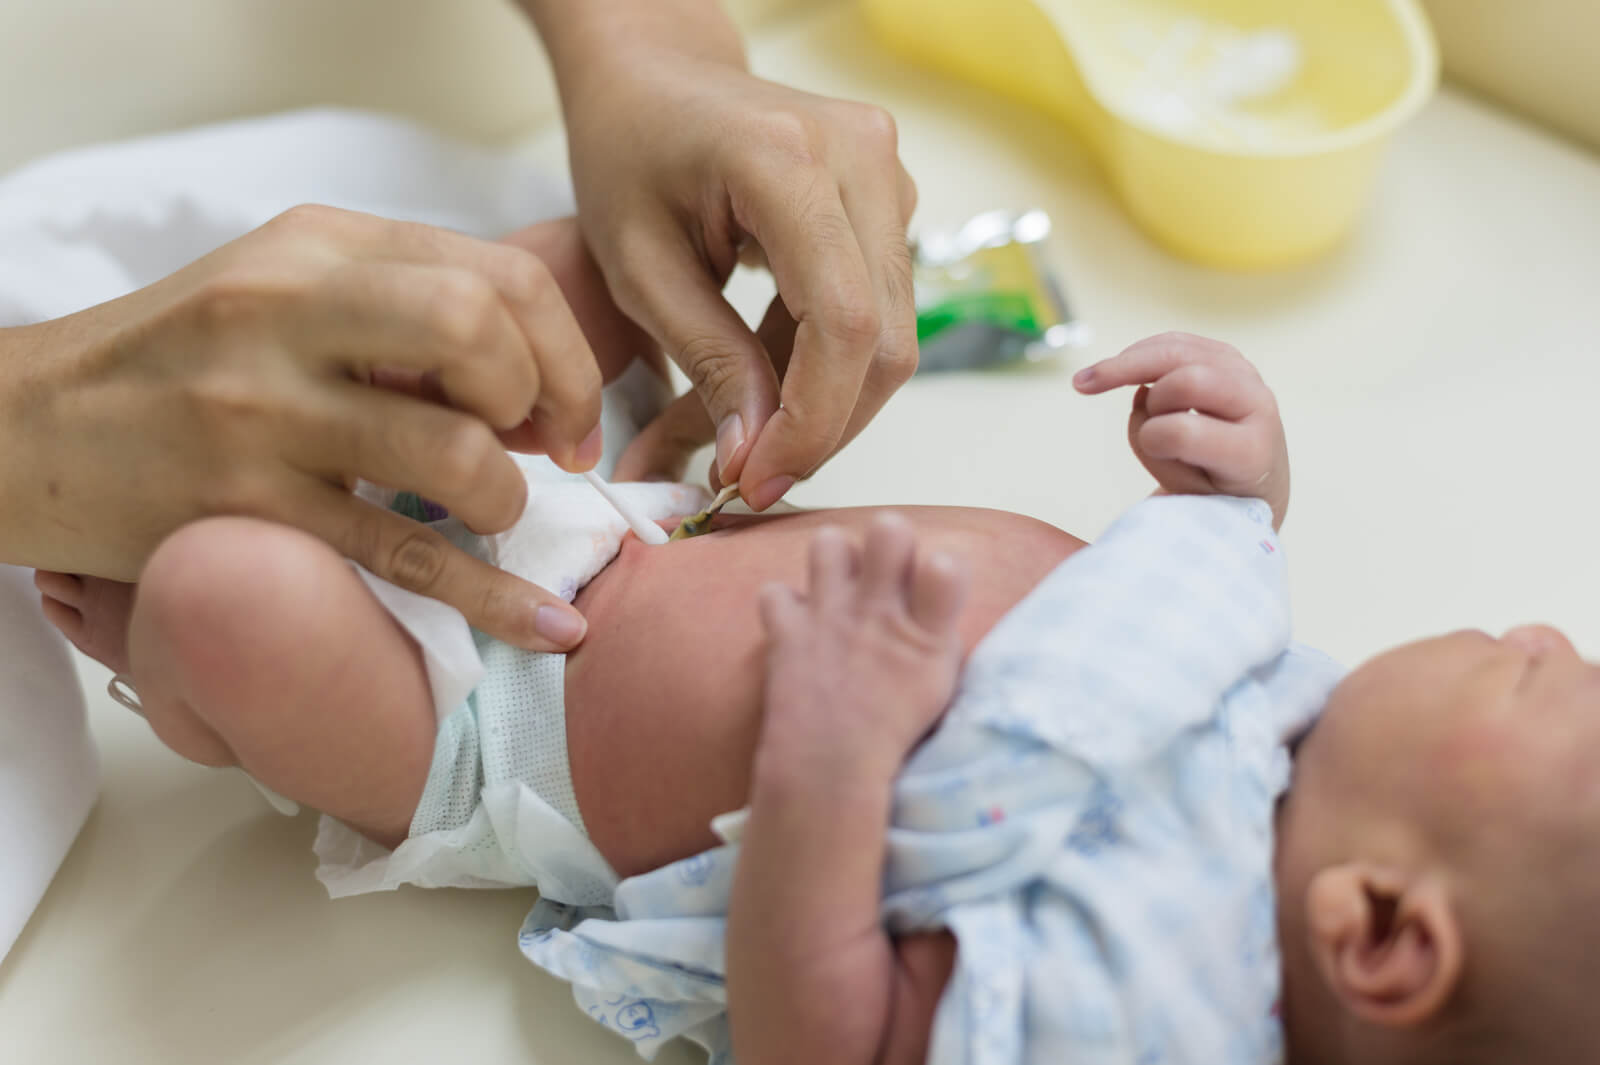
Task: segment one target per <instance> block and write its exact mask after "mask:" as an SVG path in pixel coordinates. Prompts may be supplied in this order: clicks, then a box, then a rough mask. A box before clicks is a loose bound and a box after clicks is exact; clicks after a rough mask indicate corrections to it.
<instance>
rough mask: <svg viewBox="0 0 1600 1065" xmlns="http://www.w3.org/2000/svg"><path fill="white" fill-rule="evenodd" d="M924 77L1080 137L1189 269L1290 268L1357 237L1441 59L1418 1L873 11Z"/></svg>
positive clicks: (869, 3) (1065, 2) (914, 4)
mask: <svg viewBox="0 0 1600 1065" xmlns="http://www.w3.org/2000/svg"><path fill="white" fill-rule="evenodd" d="M862 6H863V8H864V10H865V12H866V15H867V18H868V20H869V21H870V23H871V25H872V26H873V27H874V29H875V31H876V32H877V33H878V34H879V35H880V36H881V37H882V39H883V40H884V41H885V42H886V43H887V44H889V45H890V46H891V47H892V48H894V49H895V50H897V51H898V52H900V53H902V54H904V55H905V56H907V57H909V58H911V59H912V60H914V61H917V62H920V63H923V64H926V65H929V66H932V67H935V68H938V69H941V70H944V71H946V72H948V73H951V74H955V75H957V76H959V77H963V78H966V79H968V80H971V81H974V82H978V83H979V84H982V85H986V86H988V87H990V88H993V89H996V90H999V91H1000V92H1003V93H1006V94H1007V95H1010V96H1012V97H1015V98H1017V99H1019V100H1023V101H1025V102H1027V103H1030V104H1033V105H1035V106H1037V107H1041V108H1043V109H1045V110H1046V111H1048V112H1050V113H1052V114H1054V115H1056V116H1058V117H1060V118H1061V119H1062V120H1064V121H1065V122H1066V123H1067V124H1068V126H1070V127H1071V128H1072V130H1073V131H1074V132H1075V133H1077V135H1078V136H1079V137H1080V138H1082V140H1083V141H1084V142H1085V143H1086V144H1087V145H1088V146H1089V147H1090V149H1091V150H1092V151H1093V152H1094V153H1095V154H1096V155H1097V156H1098V157H1099V159H1100V162H1101V164H1102V165H1103V166H1104V168H1105V170H1106V172H1107V174H1108V175H1109V177H1110V179H1111V183H1112V184H1113V186H1115V188H1116V190H1117V193H1118V194H1119V195H1120V197H1121V198H1122V201H1123V202H1124V203H1125V204H1126V205H1127V208H1128V210H1129V212H1130V213H1132V215H1133V216H1134V218H1135V219H1137V220H1138V221H1139V223H1140V224H1141V225H1142V226H1144V228H1145V229H1146V230H1148V231H1149V232H1150V234H1151V235H1152V236H1154V237H1155V238H1156V239H1157V240H1159V241H1160V242H1161V243H1162V244H1164V245H1165V246H1166V247H1168V248H1170V249H1172V250H1173V251H1175V252H1177V253H1178V254H1180V255H1183V256H1185V257H1187V258H1190V259H1194V260H1197V261H1199V262H1202V263H1206V264H1209V265H1213V266H1222V267H1230V268H1236V269H1265V268H1272V267H1281V266H1288V265H1291V264H1294V263H1298V262H1302V261H1304V260H1306V259H1310V258H1312V257H1314V256H1316V255H1317V254H1319V253H1321V252H1323V251H1325V250H1327V249H1328V248H1329V247H1330V246H1331V245H1333V244H1334V243H1336V242H1337V241H1338V240H1339V239H1340V238H1341V237H1343V236H1344V235H1345V233H1346V232H1348V231H1349V229H1350V227H1351V225H1352V223H1353V222H1354V221H1355V218H1356V216H1357V214H1358V213H1359V212H1360V210H1361V208H1362V206H1363V204H1365V203H1366V201H1367V199H1368V197H1369V195H1370V193H1371V190H1372V184H1373V177H1374V173H1375V171H1376V168H1377V163H1378V160H1379V157H1380V155H1381V153H1382V150H1383V146H1384V144H1385V142H1386V141H1387V139H1388V135H1389V133H1391V132H1392V131H1393V130H1394V129H1395V127H1396V126H1398V125H1399V124H1400V123H1401V122H1403V121H1405V120H1406V119H1407V118H1409V117H1410V116H1411V115H1412V114H1413V113H1415V112H1416V110H1417V109H1418V108H1419V107H1420V106H1421V105H1422V104H1423V102H1424V101H1426V100H1427V98H1428V96H1429V95H1430V94H1431V93H1432V91H1433V88H1434V86H1435V85H1436V84H1437V81H1438V67H1439V62H1438V52H1437V49H1436V47H1435V45H1434V41H1433V36H1432V33H1431V32H1430V30H1429V28H1428V24H1427V21H1426V19H1425V18H1424V16H1423V14H1422V12H1421V10H1420V9H1419V8H1418V6H1417V4H1416V3H1415V0H1183V2H1172V0H1169V2H1163V0H862Z"/></svg>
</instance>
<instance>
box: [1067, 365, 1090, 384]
mask: <svg viewBox="0 0 1600 1065" xmlns="http://www.w3.org/2000/svg"><path fill="white" fill-rule="evenodd" d="M1093 381H1094V367H1093V366H1086V367H1084V368H1083V369H1081V370H1079V371H1078V372H1077V373H1075V374H1073V375H1072V383H1073V385H1074V386H1075V387H1077V388H1087V387H1088V386H1089V384H1090V383H1091V382H1093Z"/></svg>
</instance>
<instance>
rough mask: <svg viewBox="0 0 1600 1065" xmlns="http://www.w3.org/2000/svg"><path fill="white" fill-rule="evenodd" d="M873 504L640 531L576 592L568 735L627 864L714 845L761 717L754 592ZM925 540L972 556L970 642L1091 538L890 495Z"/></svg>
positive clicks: (598, 826)
mask: <svg viewBox="0 0 1600 1065" xmlns="http://www.w3.org/2000/svg"><path fill="white" fill-rule="evenodd" d="M878 509H883V508H861V509H854V510H834V511H813V512H807V513H802V514H792V515H785V516H782V517H775V518H748V517H746V518H729V519H719V527H718V530H717V531H715V532H712V533H708V534H707V535H705V536H701V537H697V538H695V539H693V540H688V541H683V542H680V543H674V544H671V545H669V546H667V547H659V548H655V547H647V546H645V545H643V544H641V543H640V542H639V541H638V540H636V539H633V538H632V537H630V538H629V539H628V540H627V541H626V543H625V544H624V546H623V549H622V553H621V554H620V555H618V556H617V559H616V561H614V562H613V563H612V564H611V565H610V566H609V567H607V568H606V569H605V571H604V572H602V573H601V574H600V575H599V576H598V577H596V578H595V579H594V580H593V581H591V582H590V583H589V585H588V586H587V587H586V588H584V590H583V591H582V592H581V593H579V595H578V600H577V605H578V607H579V609H581V610H582V611H583V612H584V614H585V616H586V617H587V618H588V619H589V636H588V638H587V639H586V640H585V641H584V643H583V645H582V646H581V647H580V648H579V649H578V650H577V651H575V652H573V653H572V654H571V655H569V656H568V659H567V676H566V702H567V748H568V754H569V757H570V759H571V763H572V781H573V787H574V789H575V790H576V792H577V797H578V806H579V808H580V809H581V810H582V812H583V819H584V823H585V825H586V826H587V827H588V829H589V834H590V836H591V838H592V839H593V840H594V843H595V845H596V846H597V847H598V848H599V849H600V852H601V853H602V854H603V855H605V857H606V859H607V860H608V861H609V862H610V863H611V864H612V866H613V867H614V868H615V869H616V870H617V872H618V873H620V874H621V875H623V876H630V875H633V874H636V873H641V872H646V871H648V870H650V869H654V868H656V867H658V866H661V865H664V864H666V863H667V862H671V861H676V860H678V859H680V858H686V857H688V856H689V855H692V854H695V853H698V852H699V851H702V850H705V849H706V848H707V847H711V846H714V845H715V843H716V838H715V837H714V836H713V835H712V834H711V830H710V827H709V826H710V821H711V818H712V817H714V816H716V815H717V814H720V813H723V812H725V811H728V810H735V809H738V808H739V807H741V806H743V805H744V804H745V801H746V798H747V796H748V794H749V783H750V763H751V756H752V754H753V752H754V750H755V745H756V740H757V738H758V736H759V731H760V725H761V690H762V684H763V681H764V677H765V670H764V668H763V639H764V637H763V634H762V631H761V621H760V617H759V614H758V612H757V607H756V593H757V591H758V590H759V589H760V587H761V585H762V584H764V583H766V582H768V581H782V582H784V583H786V584H789V585H791V586H793V587H797V588H804V586H805V562H806V550H807V546H808V544H809V543H810V539H811V534H812V533H813V532H815V531H816V529H817V528H818V527H819V526H822V525H826V524H832V525H839V526H843V527H845V528H846V529H847V530H849V531H851V532H852V533H854V534H855V535H858V536H859V535H860V534H861V533H863V532H864V531H865V526H866V524H867V523H868V522H869V521H870V520H871V518H872V516H873V514H874V513H876V511H877V510H878ZM894 509H895V510H897V511H899V512H900V513H901V514H904V515H905V516H906V517H907V518H908V519H910V521H911V522H912V523H913V525H915V526H916V528H917V531H918V533H919V542H920V543H921V544H922V545H923V546H924V548H925V549H938V550H944V551H948V552H950V553H951V554H954V555H957V556H959V557H961V558H964V559H966V560H967V562H968V565H969V567H970V569H971V573H972V578H973V579H972V594H971V596H970V598H969V604H968V606H967V609H966V612H965V614H964V615H963V617H962V624H961V635H962V640H963V642H964V644H965V647H966V649H967V650H968V651H970V650H971V649H972V647H973V646H974V645H975V644H976V643H977V642H978V641H979V640H980V639H982V638H983V636H984V634H985V633H987V632H988V631H989V629H990V628H991V627H992V626H993V625H994V623H995V622H996V621H998V620H999V619H1000V617H1001V615H1003V614H1004V613H1005V612H1006V611H1007V610H1009V609H1010V608H1011V607H1012V606H1013V605H1015V604H1016V603H1017V601H1018V600H1020V599H1021V598H1022V597H1023V596H1025V595H1026V594H1027V593H1028V592H1029V591H1031V590H1032V588H1033V587H1034V585H1036V584H1038V583H1039V581H1040V580H1041V579H1042V578H1043V577H1044V576H1045V575H1046V574H1047V573H1049V572H1050V571H1051V570H1052V569H1054V568H1055V567H1056V565H1057V564H1059V563H1060V562H1061V560H1062V559H1064V558H1066V557H1067V556H1068V555H1070V554H1071V553H1072V552H1074V551H1076V550H1077V549H1078V548H1080V547H1082V546H1083V542H1082V541H1081V540H1078V539H1076V538H1075V537H1072V536H1069V535H1067V534H1066V533H1064V532H1062V531H1060V530H1059V529H1056V528H1054V527H1053V526H1049V525H1045V524H1043V523H1042V522H1038V521H1034V520H1033V519H1031V518H1024V517H1021V516H1019V515H1015V514H1007V513H1004V512H1002V511H991V510H969V509H959V508H946V507H910V508H900V507H897V508H894Z"/></svg>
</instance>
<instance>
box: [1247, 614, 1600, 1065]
mask: <svg viewBox="0 0 1600 1065" xmlns="http://www.w3.org/2000/svg"><path fill="white" fill-rule="evenodd" d="M1597 827H1600V666H1597V665H1595V664H1592V663H1589V662H1586V661H1584V660H1583V659H1582V658H1580V657H1579V656H1578V653H1577V652H1576V651H1575V650H1574V649H1573V646H1572V644H1571V643H1570V642H1569V641H1568V640H1567V639H1566V637H1564V636H1562V635H1561V634H1560V633H1558V632H1556V631H1555V630H1554V629H1550V628H1546V627H1543V626H1529V627H1526V628H1519V629H1513V630H1511V631H1510V632H1508V633H1506V634H1505V635H1504V636H1502V637H1500V638H1499V639H1495V638H1494V637H1491V636H1489V635H1487V634H1485V633H1482V632H1457V633H1452V634H1450V635H1448V636H1441V637H1438V638H1435V639H1431V640H1423V641H1420V642H1418V643H1413V644H1408V645H1406V646H1404V647H1401V648H1398V649H1396V650H1393V651H1389V652H1387V653H1385V654H1382V655H1379V656H1378V657H1376V658H1374V659H1372V660H1371V661H1370V662H1368V663H1366V664H1365V665H1363V666H1362V667H1361V668H1360V669H1358V670H1356V671H1355V672H1353V673H1351V674H1350V675H1349V676H1348V677H1347V678H1345V680H1344V682H1343V683H1342V684H1340V685H1339V687H1338V688H1337V689H1335V691H1334V693H1333V695H1332V697H1331V698H1330V699H1329V701H1328V705H1327V708H1326V709H1325V710H1324V712H1323V714H1322V717H1321V718H1320V720H1319V721H1318V722H1317V724H1316V725H1315V726H1314V727H1313V728H1312V730H1311V731H1310V733H1309V734H1308V735H1306V736H1305V737H1304V738H1303V739H1302V740H1301V742H1300V743H1299V745H1298V747H1297V749H1296V752H1295V767H1294V783H1293V785H1292V786H1291V787H1290V790H1289V793H1288V795H1286V796H1285V797H1284V800H1283V802H1282V803H1281V805H1280V807H1279V810H1278V823H1277V845H1276V858H1275V869H1274V878H1275V880H1276V886H1277V894H1278V900H1279V907H1278V932H1279V941H1280V945H1281V947H1282V950H1283V965H1284V982H1285V989H1284V990H1285V996H1286V997H1285V1021H1286V1023H1287V1024H1288V1027H1289V1029H1290V1040H1291V1044H1292V1045H1299V1046H1302V1047H1304V1046H1321V1045H1331V1044H1330V1043H1329V1039H1330V1036H1329V1034H1328V1032H1327V1031H1325V1030H1323V1029H1322V1028H1321V1027H1320V1026H1323V1025H1328V1024H1333V1023H1335V1021H1336V1017H1337V1011H1335V1010H1333V1009H1331V1008H1330V1004H1329V1002H1328V1001H1327V1000H1326V999H1324V998H1322V997H1320V996H1322V995H1323V993H1324V992H1323V990H1322V988H1323V987H1324V985H1325V980H1326V976H1325V974H1320V975H1319V973H1318V970H1317V967H1316V965H1315V964H1314V963H1313V960H1312V955H1311V952H1310V946H1309V945H1310V942H1311V940H1312V938H1313V936H1314V933H1313V930H1312V928H1311V924H1310V921H1311V915H1310V914H1309V913H1308V898H1309V888H1310V885H1311V884H1312V882H1313V880H1314V879H1315V878H1316V877H1317V876H1318V874H1319V873H1320V872H1321V871H1322V870H1324V869H1328V868H1332V867H1336V866H1344V865H1346V864H1347V863H1352V862H1354V863H1358V864H1363V865H1374V866H1380V867H1381V866H1397V867H1399V868H1415V867H1416V865H1417V863H1419V862H1420V863H1423V864H1424V865H1426V866H1427V867H1430V868H1441V869H1445V870H1448V873H1447V875H1448V877H1449V882H1450V885H1451V887H1450V890H1451V892H1452V898H1453V899H1455V900H1456V901H1457V902H1470V903H1471V905H1472V910H1471V912H1472V913H1473V914H1499V915H1500V916H1501V918H1504V917H1506V916H1508V915H1511V914H1520V915H1522V916H1526V917H1529V918H1534V919H1537V918H1538V913H1542V912H1544V911H1545V910H1551V912H1554V909H1555V908H1559V907H1562V906H1563V904H1562V903H1561V902H1560V900H1561V899H1563V898H1564V897H1565V896H1564V895H1563V893H1562V892H1561V891H1558V890H1555V891H1553V890H1552V889H1554V888H1556V887H1557V886H1558V885H1557V884H1556V881H1557V880H1560V881H1563V882H1566V881H1575V882H1580V883H1584V882H1586V883H1591V884H1592V883H1593V879H1592V877H1593V870H1592V869H1590V868H1588V866H1590V865H1592V863H1591V862H1589V861H1588V860H1586V859H1584V860H1582V861H1581V863H1580V864H1581V866H1582V868H1579V869H1578V871H1577V874H1576V876H1575V877H1574V876H1569V875H1566V874H1565V873H1563V872H1561V871H1562V870H1564V869H1565V868H1566V867H1567V866H1570V865H1571V862H1570V861H1569V860H1568V859H1567V858H1565V857H1563V856H1564V855H1585V854H1592V853H1594V842H1593V841H1594V837H1595V834H1596V830H1597ZM1534 870H1539V872H1537V873H1536V872H1534ZM1552 874H1555V875H1552ZM1581 894H1582V895H1583V897H1585V898H1587V897H1588V893H1587V892H1583V893H1581ZM1534 911H1538V912H1537V913H1536V912H1534ZM1469 923H1471V922H1469ZM1495 923H1497V924H1500V925H1503V926H1506V927H1510V924H1509V923H1508V922H1506V921H1505V920H1503V919H1496V920H1495ZM1558 923H1559V922H1558ZM1536 924H1537V920H1535V925H1536ZM1517 927H1519V928H1520V927H1522V925H1521V924H1520V922H1519V923H1518V925H1517ZM1530 927H1533V926H1530ZM1569 931H1570V929H1569ZM1541 934H1542V933H1541ZM1468 938H1469V940H1472V939H1473V934H1472V930H1471V929H1469V931H1468ZM1512 938H1513V939H1515V938H1516V937H1512ZM1490 946H1491V944H1489V943H1486V942H1475V943H1473V944H1472V945H1471V946H1469V948H1468V949H1469V954H1470V953H1471V951H1472V950H1475V949H1476V950H1480V951H1482V950H1485V949H1487V948H1489V947H1490ZM1526 947H1527V943H1526V942H1521V941H1519V942H1518V944H1517V945H1515V946H1514V947H1511V948H1508V949H1517V950H1522V949H1524V948H1526ZM1489 953H1494V951H1493V950H1492V949H1491V950H1489ZM1313 1057H1314V1056H1313ZM1316 1060H1320V1059H1316Z"/></svg>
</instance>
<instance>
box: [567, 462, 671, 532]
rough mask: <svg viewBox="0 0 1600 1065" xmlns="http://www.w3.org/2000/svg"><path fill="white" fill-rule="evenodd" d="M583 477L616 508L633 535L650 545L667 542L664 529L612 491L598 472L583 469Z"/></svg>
mask: <svg viewBox="0 0 1600 1065" xmlns="http://www.w3.org/2000/svg"><path fill="white" fill-rule="evenodd" d="M583 478H584V480H586V481H588V482H589V483H590V484H592V485H594V490H595V491H596V492H599V493H600V494H601V495H602V496H604V497H605V500H606V502H607V503H610V504H611V505H612V506H613V507H615V508H616V511H617V513H618V514H621V515H622V520H623V521H625V522H627V523H628V528H630V529H632V530H633V534H634V535H635V536H637V537H638V538H639V539H641V540H643V541H644V542H645V543H647V544H649V545H650V546H652V547H660V546H661V545H662V544H664V543H666V542H667V532H666V530H665V529H663V528H662V527H661V526H659V525H657V524H656V523H655V522H653V521H651V520H650V519H649V518H647V517H645V516H644V515H642V514H640V513H639V512H638V511H637V510H634V509H633V506H632V505H631V504H630V503H628V501H627V500H625V499H623V498H622V497H621V496H620V495H618V494H617V493H616V492H615V491H613V490H612V488H611V486H610V485H609V484H607V483H606V482H605V479H604V478H602V477H601V476H600V475H599V474H598V473H595V472H594V471H593V470H584V471H583Z"/></svg>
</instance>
